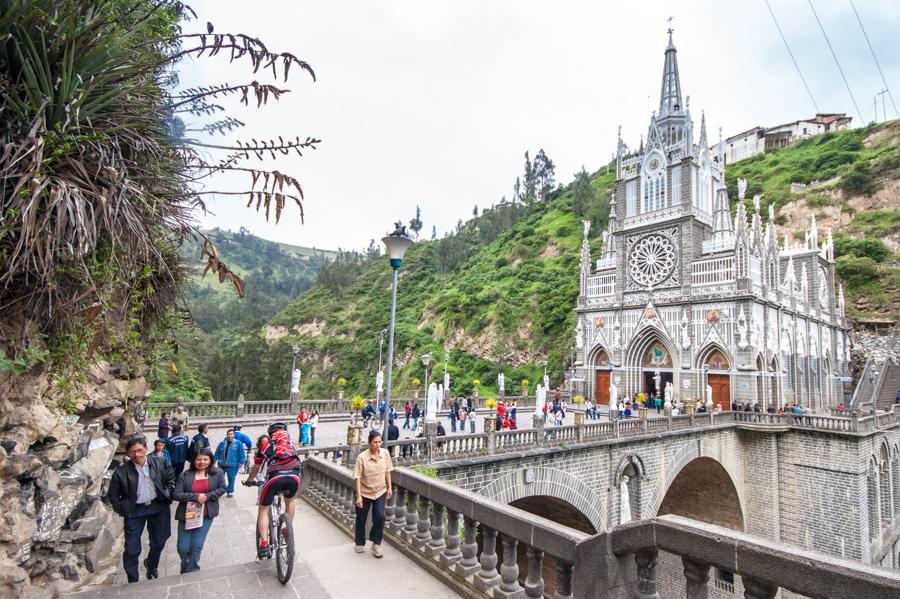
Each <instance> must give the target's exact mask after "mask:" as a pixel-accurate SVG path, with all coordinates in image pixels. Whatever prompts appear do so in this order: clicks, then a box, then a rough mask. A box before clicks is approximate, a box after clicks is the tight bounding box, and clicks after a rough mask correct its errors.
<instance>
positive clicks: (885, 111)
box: [875, 89, 888, 122]
mask: <svg viewBox="0 0 900 599" xmlns="http://www.w3.org/2000/svg"><path fill="white" fill-rule="evenodd" d="M886 93H888V90H886V89H883V90H881V91H880V92H878V93H877V94H875V121H876V122H877V121H878V96H881V113H882V114H883V115H884V120H887V109H886V108H885V107H884V94H886Z"/></svg>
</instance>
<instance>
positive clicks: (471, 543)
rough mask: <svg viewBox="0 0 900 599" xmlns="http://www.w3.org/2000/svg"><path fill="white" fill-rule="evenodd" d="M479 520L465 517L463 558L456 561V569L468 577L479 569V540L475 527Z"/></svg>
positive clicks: (464, 576)
mask: <svg viewBox="0 0 900 599" xmlns="http://www.w3.org/2000/svg"><path fill="white" fill-rule="evenodd" d="M477 526H478V522H476V521H475V520H472V519H471V518H469V517H468V516H465V517H464V519H463V529H464V531H465V532H464V533H463V547H462V559H460V560H459V561H458V562H456V565H455V566H454V569H455V570H456V573H457V574H459V575H460V576H462V577H463V578H467V577H469V576H471V575H473V574H475V572H477V571H478V558H477V557H476V556H477V555H478V542H477V541H476V539H475V529H476V528H477Z"/></svg>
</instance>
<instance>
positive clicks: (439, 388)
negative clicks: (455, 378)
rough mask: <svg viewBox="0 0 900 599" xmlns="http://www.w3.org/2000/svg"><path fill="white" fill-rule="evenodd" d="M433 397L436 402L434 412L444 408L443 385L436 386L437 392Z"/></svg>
mask: <svg viewBox="0 0 900 599" xmlns="http://www.w3.org/2000/svg"><path fill="white" fill-rule="evenodd" d="M434 399H435V400H436V403H437V411H436V412H435V414H437V412H438V411H440V410H443V409H444V386H443V385H438V386H437V393H435V395H434Z"/></svg>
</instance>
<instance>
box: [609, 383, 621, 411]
mask: <svg viewBox="0 0 900 599" xmlns="http://www.w3.org/2000/svg"><path fill="white" fill-rule="evenodd" d="M618 398H619V388H618V387H617V386H616V384H615V383H612V382H611V383H610V384H609V409H610V410H614V409H616V400H617V399H618Z"/></svg>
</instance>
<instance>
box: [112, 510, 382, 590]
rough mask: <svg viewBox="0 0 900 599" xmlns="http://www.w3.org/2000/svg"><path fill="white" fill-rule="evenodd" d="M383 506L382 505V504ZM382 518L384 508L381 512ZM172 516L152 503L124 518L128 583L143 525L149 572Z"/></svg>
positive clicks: (134, 575) (134, 568)
mask: <svg viewBox="0 0 900 599" xmlns="http://www.w3.org/2000/svg"><path fill="white" fill-rule="evenodd" d="M382 505H383V504H382ZM381 513H382V519H383V518H384V516H383V514H384V508H383V507H382V510H381ZM171 519H172V514H171V512H170V510H169V505H168V504H163V503H156V502H153V504H152V505H149V506H144V505H136V506H134V510H133V511H132V512H131V513H130V514H128V516H126V517H125V551H124V552H123V553H122V565H123V566H124V567H125V574H127V575H128V582H137V581H138V558H140V557H141V535H143V534H144V525H145V524H146V525H147V533H148V535H149V536H150V551H149V552H148V553H147V566H148V567H149V569H150V570H156V569H157V568H158V567H159V556H160V554H161V553H162V550H163V548H164V547H165V546H166V541H167V540H169V535H171V534H172V524H171Z"/></svg>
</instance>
